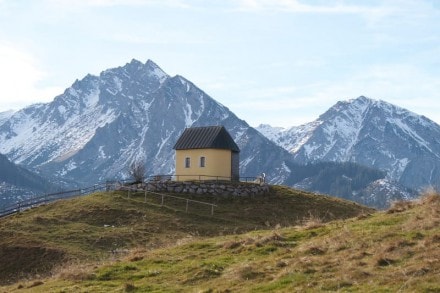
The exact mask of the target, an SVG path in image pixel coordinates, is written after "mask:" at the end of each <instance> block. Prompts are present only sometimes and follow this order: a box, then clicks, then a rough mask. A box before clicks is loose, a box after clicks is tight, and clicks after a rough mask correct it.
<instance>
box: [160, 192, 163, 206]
mask: <svg viewBox="0 0 440 293" xmlns="http://www.w3.org/2000/svg"><path fill="white" fill-rule="evenodd" d="M160 205H161V206H163V194H162V202H161V203H160Z"/></svg>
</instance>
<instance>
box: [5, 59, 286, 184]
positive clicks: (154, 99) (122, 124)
mask: <svg viewBox="0 0 440 293" xmlns="http://www.w3.org/2000/svg"><path fill="white" fill-rule="evenodd" d="M205 125H224V126H225V127H226V128H227V129H228V131H229V132H230V133H231V135H232V136H233V138H234V139H235V141H236V142H237V144H238V145H239V147H240V149H241V153H240V159H241V161H240V170H241V175H242V176H256V175H258V174H259V173H261V172H263V171H264V172H266V173H267V175H268V178H269V179H270V180H271V182H273V183H281V182H284V180H285V179H286V178H287V177H288V176H289V174H290V171H289V170H288V169H287V168H286V161H289V160H292V158H291V155H290V154H289V153H288V152H287V151H285V150H284V149H282V148H281V147H279V146H277V145H276V144H274V143H273V142H271V141H270V140H268V139H267V138H266V137H264V136H263V135H261V134H260V133H259V132H258V131H256V130H255V129H253V128H251V127H249V125H248V124H247V123H246V122H245V121H243V120H240V119H239V118H238V117H237V116H235V115H234V114H233V113H232V112H231V111H229V109H228V108H226V107H225V106H223V105H221V104H220V103H218V102H216V101H215V100H213V99H212V98H211V97H209V96H208V95H207V94H206V93H204V92H203V91H202V90H200V89H199V88H198V87H196V86H195V85H194V84H193V83H191V82H190V81H188V80H186V79H185V78H184V77H182V76H179V75H177V76H173V77H171V76H169V75H168V74H166V73H165V72H164V71H163V70H162V69H160V68H159V67H158V66H157V65H156V64H155V63H154V62H152V61H150V60H149V61H147V62H146V63H145V64H144V63H141V62H139V61H137V60H132V61H131V62H130V63H128V64H126V65H125V66H123V67H118V68H113V69H108V70H106V71H103V72H102V73H101V74H100V75H99V76H93V75H87V76H86V77H84V78H83V79H82V80H77V81H75V83H73V85H72V86H71V87H69V88H68V89H66V90H65V92H64V93H63V94H61V95H59V96H57V97H56V98H55V99H54V101H53V102H51V103H47V104H37V105H32V106H29V107H27V108H25V109H23V110H20V111H18V112H16V113H14V114H13V115H12V116H11V117H9V119H6V120H3V123H2V124H0V152H2V153H4V154H6V155H7V156H8V158H10V159H11V160H12V161H14V162H16V163H20V164H22V165H25V166H28V167H30V168H32V169H33V170H36V171H38V172H40V173H41V174H42V175H45V176H48V177H52V178H56V179H57V180H62V181H64V182H65V184H67V185H74V184H76V183H78V184H79V185H83V186H84V185H89V184H94V183H96V182H98V181H103V180H106V179H114V178H124V177H125V176H126V175H127V171H128V166H129V165H130V164H131V163H132V162H134V161H139V160H142V161H145V162H146V169H147V172H148V173H149V174H172V173H173V171H174V151H173V149H172V147H173V145H174V143H175V142H176V140H177V138H178V137H179V135H180V134H181V133H182V131H183V130H184V129H185V127H190V126H205Z"/></svg>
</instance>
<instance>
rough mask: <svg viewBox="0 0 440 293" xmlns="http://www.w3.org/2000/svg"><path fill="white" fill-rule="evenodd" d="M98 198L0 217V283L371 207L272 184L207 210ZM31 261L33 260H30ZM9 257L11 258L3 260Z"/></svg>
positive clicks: (152, 199)
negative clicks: (266, 190) (185, 242)
mask: <svg viewBox="0 0 440 293" xmlns="http://www.w3.org/2000/svg"><path fill="white" fill-rule="evenodd" d="M144 196H145V195H144V193H143V192H142V193H139V194H137V195H136V194H131V195H130V198H128V197H127V192H108V193H96V194H93V195H90V196H82V197H78V198H74V199H69V200H62V201H58V202H55V203H51V204H48V205H46V206H40V207H38V208H35V209H31V210H27V211H24V212H21V213H20V214H17V215H13V216H9V217H6V218H2V219H0V259H2V260H5V263H4V264H2V266H0V284H3V285H5V284H7V283H11V282H16V281H18V280H19V279H21V278H29V277H32V276H35V275H36V274H38V275H48V274H50V273H51V272H53V271H54V270H56V268H57V267H59V266H60V265H61V264H64V263H66V262H67V263H69V262H80V263H84V262H86V263H90V262H92V263H93V262H96V261H99V260H105V259H109V258H114V257H120V256H121V255H124V254H125V253H126V252H127V250H129V249H134V248H137V247H140V248H144V249H145V248H148V249H152V248H157V247H163V246H168V245H171V244H174V243H176V241H180V240H182V239H188V237H190V238H198V237H211V236H217V235H227V234H239V233H243V232H247V231H252V230H261V229H263V230H266V229H273V228H274V227H286V226H291V225H299V224H301V223H303V222H304V221H307V220H308V219H309V218H311V217H314V218H319V219H320V221H323V222H325V221H329V220H334V219H341V218H348V217H354V216H357V215H359V214H364V213H369V212H372V211H373V210H372V209H370V208H367V207H363V206H360V205H358V204H355V203H353V202H349V201H344V200H340V199H337V198H332V197H328V196H323V195H314V194H311V193H307V192H301V191H297V190H293V189H290V188H287V187H280V186H273V187H271V192H270V193H269V194H268V195H267V196H260V197H255V198H248V197H246V198H235V199H234V198H230V199H224V198H223V199H222V198H213V197H212V196H207V195H206V196H203V195H200V196H197V197H196V198H197V199H198V200H199V201H200V200H202V201H206V202H214V203H215V204H216V205H217V207H216V208H215V212H214V215H211V208H210V207H207V206H206V205H197V204H191V205H190V206H189V213H186V212H185V202H179V201H173V200H172V199H169V198H167V199H166V204H165V206H161V198H160V196H159V197H157V196H155V195H154V194H150V195H148V196H147V202H146V203H145V202H144V200H145V198H144ZM30 259H32V261H29V260H30ZM7 260H10V261H7Z"/></svg>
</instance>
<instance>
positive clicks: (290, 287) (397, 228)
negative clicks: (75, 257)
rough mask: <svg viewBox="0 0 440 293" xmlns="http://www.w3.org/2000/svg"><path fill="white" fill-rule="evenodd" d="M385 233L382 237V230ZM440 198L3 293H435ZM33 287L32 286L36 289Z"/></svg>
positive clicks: (219, 239)
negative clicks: (391, 210) (397, 208)
mask: <svg viewBox="0 0 440 293" xmlns="http://www.w3.org/2000/svg"><path fill="white" fill-rule="evenodd" d="M384 227H386V229H385V228H384ZM439 259H440V197H439V196H438V195H437V196H430V197H428V198H426V199H424V200H422V201H421V202H420V203H418V204H414V205H412V206H411V207H408V208H407V209H406V210H403V211H400V212H397V213H394V212H377V213H374V214H371V215H362V216H359V217H358V218H352V219H345V220H335V221H332V222H330V223H327V224H321V225H320V226H318V225H315V226H314V227H313V228H307V227H299V226H297V227H286V228H280V229H271V230H266V231H263V230H259V231H252V232H247V233H244V234H240V235H227V236H216V237H209V238H203V239H200V238H193V239H192V240H189V241H188V242H186V243H180V244H175V245H170V246H168V247H165V248H157V249H153V250H143V251H142V250H134V251H132V252H131V253H130V254H128V255H126V256H125V257H124V258H123V259H121V260H118V261H114V262H110V263H107V264H104V265H102V266H97V267H89V268H88V269H86V270H85V271H80V270H77V269H76V268H75V267H73V268H71V270H70V271H67V272H64V273H60V274H58V275H57V276H56V277H53V278H48V279H42V280H39V281H40V285H38V286H35V287H32V288H27V287H29V286H31V285H32V284H33V282H23V283H22V287H23V288H21V289H17V288H18V287H17V284H15V285H14V286H9V287H6V288H5V289H6V290H7V291H8V292H9V291H11V292H14V291H23V292H317V291H318V292H326V291H338V292H439V291H440V277H439V276H440V261H439ZM34 282H35V281H34Z"/></svg>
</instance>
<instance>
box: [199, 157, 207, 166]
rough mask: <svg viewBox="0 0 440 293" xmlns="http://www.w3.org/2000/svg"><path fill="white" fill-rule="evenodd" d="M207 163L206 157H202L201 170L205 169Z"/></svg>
mask: <svg viewBox="0 0 440 293" xmlns="http://www.w3.org/2000/svg"><path fill="white" fill-rule="evenodd" d="M205 162H206V158H205V157H200V167H201V168H204V167H205Z"/></svg>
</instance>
